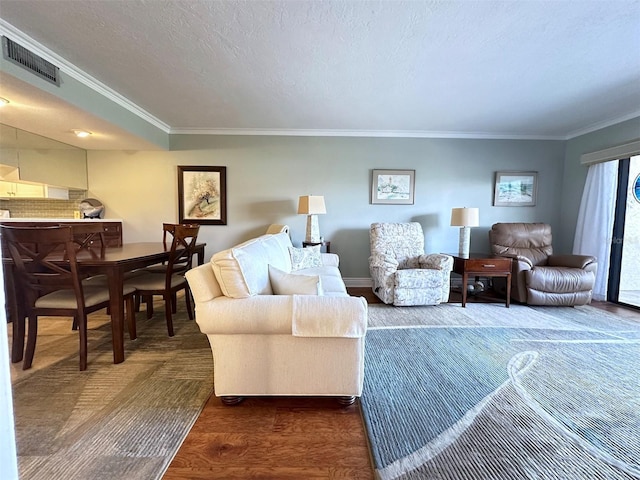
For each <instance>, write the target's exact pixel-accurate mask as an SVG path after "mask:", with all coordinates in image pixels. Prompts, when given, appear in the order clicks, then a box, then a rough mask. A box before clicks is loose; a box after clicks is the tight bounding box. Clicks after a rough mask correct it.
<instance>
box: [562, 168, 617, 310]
mask: <svg viewBox="0 0 640 480" xmlns="http://www.w3.org/2000/svg"><path fill="white" fill-rule="evenodd" d="M617 187H618V161H611V162H602V163H596V164H593V165H591V166H589V171H588V172H587V181H586V183H585V185H584V191H583V192H582V202H581V203H580V211H579V213H578V224H577V225H576V235H575V239H574V242H573V253H575V254H578V255H593V256H595V257H596V258H597V259H598V273H597V275H596V283H595V287H594V289H593V299H594V300H606V299H607V286H608V282H609V259H610V256H611V240H612V233H613V220H614V215H615V199H616V189H617Z"/></svg>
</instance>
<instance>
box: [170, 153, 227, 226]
mask: <svg viewBox="0 0 640 480" xmlns="http://www.w3.org/2000/svg"><path fill="white" fill-rule="evenodd" d="M178 214H179V216H180V223H199V224H201V225H226V224H227V167H203V166H193V167H192V166H182V165H179V166H178Z"/></svg>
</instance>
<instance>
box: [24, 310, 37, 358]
mask: <svg viewBox="0 0 640 480" xmlns="http://www.w3.org/2000/svg"><path fill="white" fill-rule="evenodd" d="M37 336H38V317H37V316H36V315H35V314H34V313H32V314H30V315H29V328H28V332H27V348H26V350H25V354H24V361H23V362H22V369H23V370H29V369H30V368H31V364H32V363H33V355H34V353H35V351H36V338H37Z"/></svg>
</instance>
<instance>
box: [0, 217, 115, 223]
mask: <svg viewBox="0 0 640 480" xmlns="http://www.w3.org/2000/svg"><path fill="white" fill-rule="evenodd" d="M0 222H2V223H8V222H43V223H44V222H51V223H71V222H118V223H122V220H121V219H119V218H0Z"/></svg>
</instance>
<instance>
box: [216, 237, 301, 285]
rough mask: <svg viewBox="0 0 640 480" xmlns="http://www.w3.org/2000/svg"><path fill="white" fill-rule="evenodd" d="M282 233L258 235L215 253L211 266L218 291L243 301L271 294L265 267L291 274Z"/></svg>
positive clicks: (286, 239) (285, 238) (286, 243)
mask: <svg viewBox="0 0 640 480" xmlns="http://www.w3.org/2000/svg"><path fill="white" fill-rule="evenodd" d="M290 246H291V239H290V238H289V235H288V234H286V233H278V234H275V235H262V236H260V237H257V238H253V239H251V240H248V241H246V242H244V243H241V244H239V245H236V246H235V247H232V248H229V249H227V250H223V251H221V252H218V253H216V254H214V255H213V257H211V266H212V267H213V273H214V274H215V276H216V280H218V283H219V284H220V289H221V290H222V293H224V295H225V296H226V297H231V298H247V297H251V296H253V295H272V294H273V291H272V289H271V283H270V281H269V265H273V266H274V267H276V268H279V269H280V270H283V271H285V272H291V258H290V256H289V247H290Z"/></svg>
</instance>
